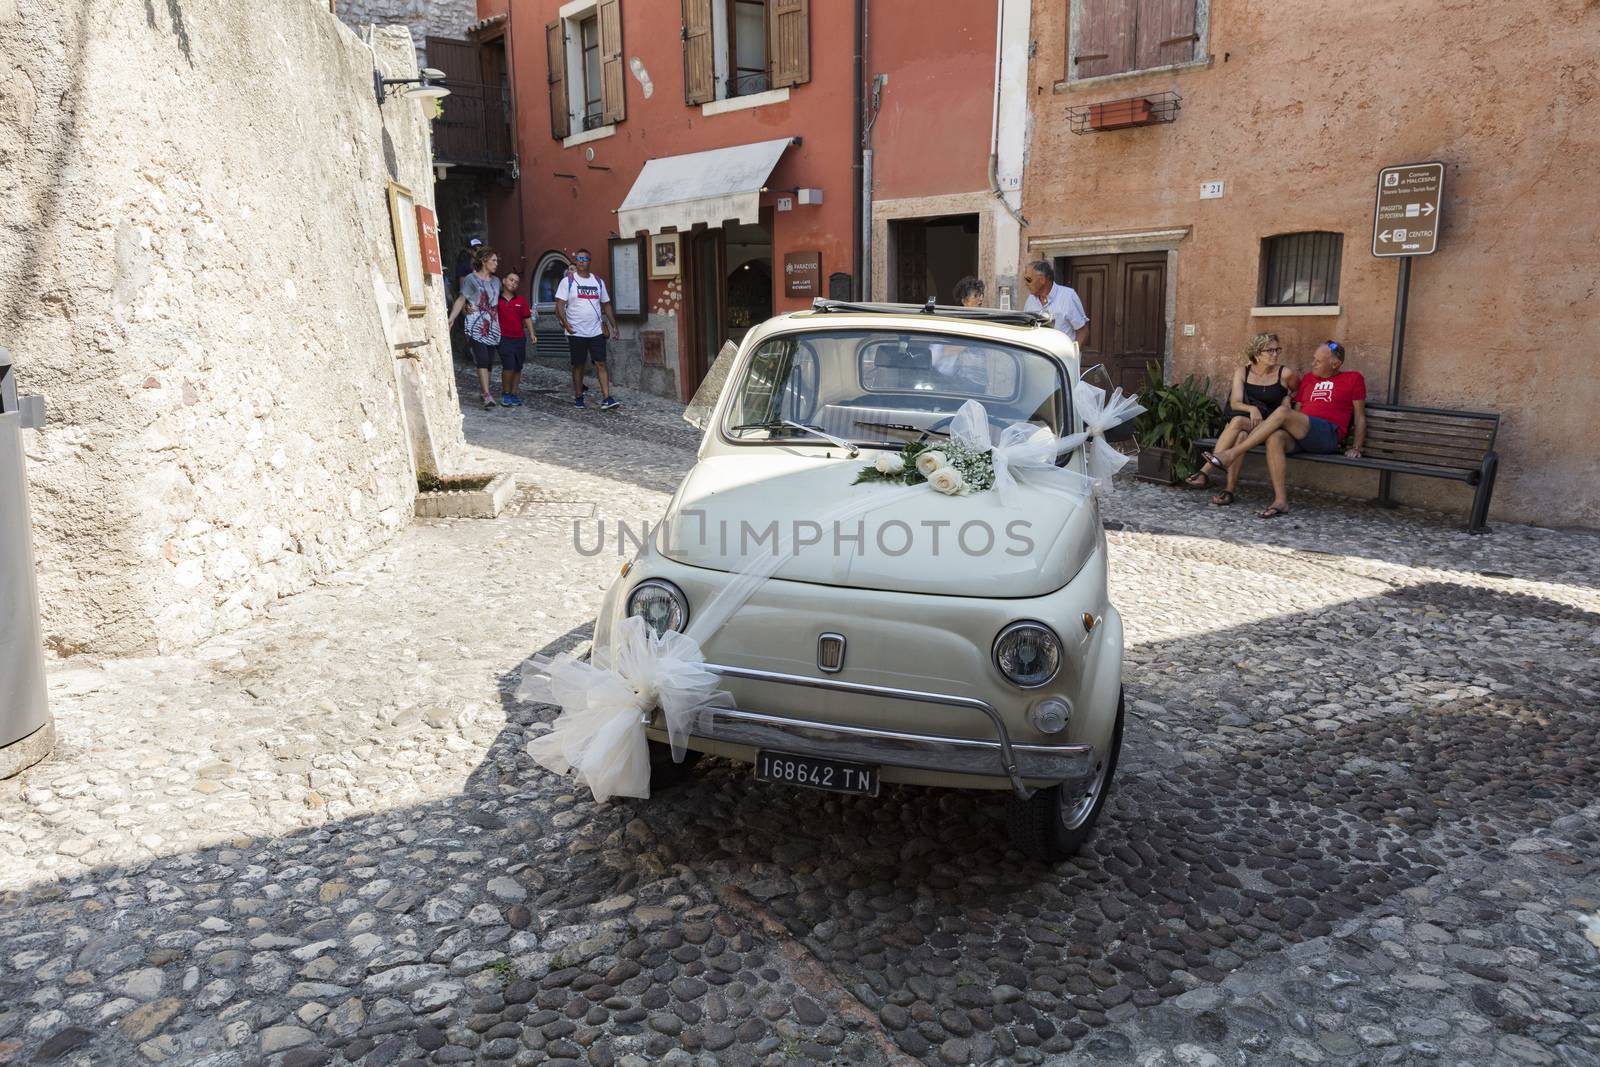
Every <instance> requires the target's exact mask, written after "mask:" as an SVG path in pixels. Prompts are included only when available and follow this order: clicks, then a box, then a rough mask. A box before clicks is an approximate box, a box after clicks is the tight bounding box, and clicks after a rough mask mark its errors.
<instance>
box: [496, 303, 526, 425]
mask: <svg viewBox="0 0 1600 1067" xmlns="http://www.w3.org/2000/svg"><path fill="white" fill-rule="evenodd" d="M521 281H522V278H521V276H520V275H518V274H517V273H516V272H515V271H512V272H511V273H510V274H507V275H506V276H505V277H504V278H502V279H500V303H499V305H498V306H497V307H496V308H495V310H496V311H497V312H498V313H499V315H500V404H501V406H502V407H508V408H520V407H521V406H522V397H521V396H519V395H518V394H517V388H518V387H519V386H520V385H521V384H522V366H523V364H524V363H525V362H526V361H527V358H528V334H527V330H528V329H529V328H531V323H530V320H531V319H532V317H533V311H532V309H530V308H529V307H528V302H527V301H526V300H524V299H522V297H520V296H518V295H517V285H518V283H520V282H521Z"/></svg>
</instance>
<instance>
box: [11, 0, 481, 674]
mask: <svg viewBox="0 0 1600 1067" xmlns="http://www.w3.org/2000/svg"><path fill="white" fill-rule="evenodd" d="M374 49H376V53H375V51H374ZM375 63H381V64H383V65H384V66H385V68H386V69H388V70H389V71H390V73H391V74H393V75H400V74H404V73H408V72H409V73H414V71H415V66H414V61H413V56H412V50H411V42H410V38H409V36H408V34H407V33H406V31H405V30H404V29H402V28H396V29H392V30H386V31H381V32H380V33H378V34H376V35H374V36H373V37H372V41H371V43H370V44H369V43H368V42H365V41H363V40H362V39H361V38H360V37H359V36H358V35H357V34H356V33H355V32H353V31H351V30H350V29H349V28H348V27H346V26H345V25H343V24H342V23H340V22H339V21H338V20H337V19H335V18H334V17H333V16H332V15H331V14H330V13H329V11H328V6H327V4H326V2H325V0H280V2H277V3H271V4H233V3H228V4H211V3H205V4H202V3H198V2H195V0H168V2H166V3H162V4H137V3H131V2H127V0H81V2H79V3H76V4H72V5H66V6H58V5H57V4H55V3H53V2H52V0H0V173H4V174H6V175H7V177H8V179H12V181H8V185H10V188H9V189H8V191H7V195H6V196H4V197H0V345H5V346H6V347H8V348H9V349H10V350H11V352H12V354H13V356H14V358H15V360H16V363H17V377H18V379H19V381H20V383H21V387H22V390H23V391H24V392H30V393H41V394H43V395H44V396H45V397H46V398H47V402H48V407H49V421H48V424H47V426H46V428H45V429H44V430H42V431H38V432H34V433H30V435H29V437H30V440H29V442H28V446H27V447H28V450H29V458H30V464H29V471H28V473H29V478H30V480H31V483H32V511H33V520H34V539H35V549H36V553H37V555H38V563H39V584H40V597H41V601H42V611H43V616H44V619H43V622H44V633H45V639H46V643H47V644H48V645H50V646H51V647H53V648H54V649H55V650H56V651H58V652H60V653H63V654H67V653H73V652H79V651H94V652H101V653H132V652H138V651H145V650H152V649H167V648H171V647H175V646H179V645H183V644H188V643H192V642H194V641H197V640H199V639H201V638H203V637H205V636H207V635H209V634H211V633H215V632H217V631H220V630H223V629H227V628H230V627H232V626H236V625H239V624H241V623H243V622H245V621H246V620H247V619H248V618H249V617H250V616H251V614H252V613H254V612H255V611H257V610H259V609H260V608H262V607H263V606H265V605H266V604H267V603H269V602H270V601H272V600H273V599H274V598H276V597H279V596H282V595H284V594H287V593H290V592H293V591H295V590H297V589H300V588H303V587H304V586H306V585H307V584H308V583H309V582H311V581H312V580H313V579H314V578H315V577H316V576H318V575H320V574H323V573H326V572H328V571H330V570H332V569H334V568H337V567H339V566H341V565H343V564H345V563H348V562H349V561H350V560H352V559H354V558H356V557H358V556H359V555H360V554H362V553H363V552H365V551H367V550H369V549H370V548H372V547H374V546H375V545H377V544H379V543H381V542H383V541H385V540H386V539H388V538H390V537H392V536H393V535H394V534H395V532H396V531H397V530H399V529H400V528H401V527H402V526H404V525H405V524H406V523H407V522H409V521H410V518H411V508H412V501H413V499H414V497H415V492H416V482H415V472H414V469H413V463H414V462H422V463H425V464H426V463H429V462H438V461H442V460H445V459H448V457H449V456H450V455H451V453H452V452H453V450H454V449H455V448H457V447H459V444H460V440H461V428H460V411H459V405H458V403H457V399H456V395H455V387H454V379H453V375H452V373H451V367H450V357H449V349H448V345H447V343H446V342H445V340H444V333H445V331H444V306H443V298H442V295H441V293H440V291H439V286H438V285H437V282H436V281H434V282H433V283H432V284H430V287H429V301H428V303H429V307H428V312H427V315H426V316H425V317H423V318H421V319H409V318H407V316H406V314H405V312H404V309H403V308H400V307H399V306H398V296H397V294H398V291H399V279H398V270H397V265H396V262H395V254H394V246H393V242H392V238H391V229H390V216H389V206H388V199H387V183H388V182H389V181H390V180H391V179H394V180H397V181H399V182H401V183H402V184H404V185H406V186H408V187H410V188H411V189H412V191H413V192H414V194H415V195H416V198H417V202H418V203H424V204H427V203H431V168H430V165H429V160H430V145H429V137H430V134H429V130H428V126H427V121H426V119H425V118H424V116H423V112H422V108H423V107H425V106H426V105H425V104H419V103H417V102H415V101H407V100H404V99H401V98H392V99H390V100H388V101H387V102H386V103H385V104H384V105H383V106H382V108H381V109H380V107H379V105H378V103H377V101H376V99H375V98H374V95H373V90H372V71H373V68H374V64H375ZM434 338H437V340H433V339H434ZM416 340H424V341H425V343H424V344H422V345H420V346H418V347H413V348H409V349H405V350H403V351H402V350H398V349H396V347H395V346H396V344H397V343H400V342H405V341H416ZM397 353H398V354H401V355H403V357H404V358H397ZM403 384H405V385H407V387H408V388H409V389H410V391H411V396H410V400H411V407H412V408H413V411H414V415H413V420H412V424H411V425H410V426H409V427H408V425H407V423H406V421H405V419H404V417H403V414H402V409H403V406H404V405H405V403H406V397H405V395H404V394H403V390H402V385H403ZM415 412H422V413H423V414H424V415H425V416H426V420H427V425H426V426H419V425H416V421H417V420H416V418H415ZM413 441H417V442H421V444H422V445H423V446H425V449H424V450H425V451H426V452H427V453H428V455H425V456H424V455H419V456H417V457H416V458H415V459H414V458H413Z"/></svg>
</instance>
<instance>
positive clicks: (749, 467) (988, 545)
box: [655, 448, 1099, 597]
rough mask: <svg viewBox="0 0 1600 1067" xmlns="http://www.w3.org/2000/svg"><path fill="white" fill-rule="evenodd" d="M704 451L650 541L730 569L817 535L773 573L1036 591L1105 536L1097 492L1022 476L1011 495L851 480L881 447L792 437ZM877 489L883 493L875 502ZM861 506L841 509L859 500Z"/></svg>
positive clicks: (821, 580)
mask: <svg viewBox="0 0 1600 1067" xmlns="http://www.w3.org/2000/svg"><path fill="white" fill-rule="evenodd" d="M764 452H765V454H763V455H760V456H751V457H746V456H713V457H708V458H706V459H704V460H702V461H701V462H700V463H699V464H698V465H696V467H695V468H694V470H692V471H691V472H690V473H689V476H688V477H687V478H685V479H684V481H683V484H682V485H681V486H680V487H679V488H678V492H677V493H676V494H675V495H674V497H673V499H672V502H671V504H670V505H669V507H668V510H667V514H666V516H665V518H664V519H663V521H662V524H661V527H660V528H659V529H658V531H657V536H656V538H655V550H656V551H658V552H660V553H661V555H663V556H665V557H666V558H668V559H671V560H674V561H675V562H678V563H682V564H685V565H687V566H692V567H704V568H707V569H710V570H718V571H734V570H738V569H739V568H740V564H741V561H742V560H743V559H744V558H745V553H747V552H748V553H756V554H760V553H765V554H768V555H770V554H771V553H773V552H774V548H773V545H774V544H775V543H776V540H777V538H778V537H780V536H783V537H793V538H796V539H798V540H800V541H802V542H804V541H807V540H810V541H814V542H816V543H813V544H810V545H807V546H806V547H804V548H803V549H802V550H801V551H800V553H799V554H798V555H796V556H795V557H794V558H793V559H790V560H788V561H787V562H786V563H784V564H783V566H781V567H780V568H779V569H778V571H777V573H776V575H775V577H778V578H783V579H787V580H790V581H799V582H814V583H818V584H822V585H839V586H849V587H853V588H859V589H885V590H893V591H898V592H908V593H933V594H943V595H947V596H981V597H1033V596H1042V595H1044V594H1046V593H1049V592H1053V591H1055V590H1057V589H1060V588H1061V587H1062V586H1064V585H1066V584H1067V582H1068V581H1070V580H1071V579H1072V577H1073V576H1074V575H1075V574H1077V573H1078V570H1079V569H1080V568H1081V567H1082V566H1083V563H1084V561H1085V560H1086V559H1087V558H1088V556H1089V553H1090V552H1092V551H1093V549H1094V546H1095V544H1096V543H1097V541H1098V537H1099V509H1098V508H1097V506H1096V504H1095V502H1094V500H1093V498H1092V497H1090V498H1086V499H1081V500H1080V499H1074V498H1068V497H1064V496H1061V495H1058V494H1054V493H1048V492H1043V491H1040V490H1036V489H1028V488H1025V487H1019V490H1018V493H1017V499H1016V500H1015V501H1014V502H1013V506H1010V507H1006V506H1002V505H1001V503H1000V500H999V497H998V496H997V495H996V494H994V493H993V492H983V493H975V494H973V495H971V496H966V497H948V496H943V495H941V494H939V493H936V492H934V491H933V490H932V489H930V488H928V487H926V486H922V487H920V488H921V491H920V492H909V493H908V492H907V491H905V490H902V489H900V488H899V487H890V486H885V485H871V484H863V485H852V484H851V483H852V482H854V481H855V478H856V475H857V474H858V473H859V472H860V471H861V469H862V468H863V467H864V466H866V465H867V462H868V461H870V460H871V459H872V458H873V457H874V456H875V455H876V454H877V453H875V452H872V451H870V450H868V451H865V452H863V453H862V456H861V458H858V459H854V460H844V459H837V458H829V457H823V456H819V455H817V454H815V453H812V454H807V453H806V452H804V451H802V450H800V449H795V450H793V451H790V450H786V449H778V448H773V449H770V450H764ZM873 495H878V496H881V497H884V498H885V499H884V502H883V504H881V505H878V506H871V505H870V503H869V502H870V498H871V497H872V496H873ZM858 502H860V503H865V504H868V505H869V506H868V508H867V510H866V511H864V512H860V513H856V514H851V515H849V516H848V517H846V518H837V516H839V515H840V514H841V513H842V512H843V511H844V510H845V509H846V508H848V507H849V506H851V505H853V504H856V503H858Z"/></svg>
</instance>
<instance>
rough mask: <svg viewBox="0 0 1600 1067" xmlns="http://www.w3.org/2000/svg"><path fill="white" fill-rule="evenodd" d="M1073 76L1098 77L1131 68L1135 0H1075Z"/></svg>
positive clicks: (1136, 11)
mask: <svg viewBox="0 0 1600 1067" xmlns="http://www.w3.org/2000/svg"><path fill="white" fill-rule="evenodd" d="M1073 15H1074V18H1073V23H1074V28H1073V37H1074V39H1075V40H1076V42H1077V48H1076V49H1075V50H1074V53H1073V57H1072V62H1073V68H1074V69H1073V71H1072V72H1071V76H1072V77H1074V78H1098V77H1100V76H1101V75H1104V74H1121V73H1122V72H1123V71H1125V70H1132V69H1133V41H1134V37H1133V29H1134V22H1135V21H1136V19H1137V17H1138V2H1137V0H1077V3H1076V4H1075V5H1074V9H1073Z"/></svg>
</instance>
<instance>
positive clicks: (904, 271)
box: [891, 219, 932, 304]
mask: <svg viewBox="0 0 1600 1067" xmlns="http://www.w3.org/2000/svg"><path fill="white" fill-rule="evenodd" d="M891 225H893V226H894V256H895V272H894V273H895V290H894V292H895V295H894V296H893V297H892V298H891V299H893V300H897V301H899V302H900V303H902V304H921V303H924V302H926V301H927V299H928V297H929V296H930V295H932V294H930V293H929V292H928V231H927V228H926V226H925V225H924V223H923V222H922V220H920V219H914V220H907V221H905V222H895V223H892V224H891Z"/></svg>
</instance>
